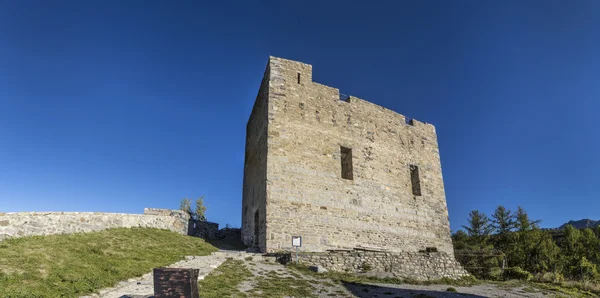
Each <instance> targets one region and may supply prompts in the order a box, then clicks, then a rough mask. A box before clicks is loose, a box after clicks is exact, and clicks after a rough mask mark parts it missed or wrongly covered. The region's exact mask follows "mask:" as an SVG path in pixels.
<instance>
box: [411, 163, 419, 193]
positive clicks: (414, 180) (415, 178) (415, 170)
mask: <svg viewBox="0 0 600 298" xmlns="http://www.w3.org/2000/svg"><path fill="white" fill-rule="evenodd" d="M410 182H411V184H412V193H413V195H415V196H420V195H421V180H420V179H419V167H417V166H413V165H410Z"/></svg>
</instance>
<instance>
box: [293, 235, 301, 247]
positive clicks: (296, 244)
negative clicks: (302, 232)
mask: <svg viewBox="0 0 600 298" xmlns="http://www.w3.org/2000/svg"><path fill="white" fill-rule="evenodd" d="M292 246H294V247H300V246H302V236H292Z"/></svg>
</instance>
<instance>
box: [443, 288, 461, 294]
mask: <svg viewBox="0 0 600 298" xmlns="http://www.w3.org/2000/svg"><path fill="white" fill-rule="evenodd" d="M446 292H454V293H456V292H458V291H457V290H456V289H455V288H453V287H449V288H447V289H446Z"/></svg>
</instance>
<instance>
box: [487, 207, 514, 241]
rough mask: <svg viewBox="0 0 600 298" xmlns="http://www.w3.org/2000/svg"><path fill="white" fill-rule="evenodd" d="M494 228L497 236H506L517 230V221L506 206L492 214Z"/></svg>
mask: <svg viewBox="0 0 600 298" xmlns="http://www.w3.org/2000/svg"><path fill="white" fill-rule="evenodd" d="M492 226H493V227H494V230H495V231H496V233H497V234H500V235H504V234H506V233H508V232H510V231H511V230H512V229H514V228H515V219H514V216H513V214H512V212H511V211H510V210H508V209H506V208H504V206H498V208H496V211H494V214H492Z"/></svg>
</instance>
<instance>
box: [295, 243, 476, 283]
mask: <svg viewBox="0 0 600 298" xmlns="http://www.w3.org/2000/svg"><path fill="white" fill-rule="evenodd" d="M293 258H294V254H293V253H292V254H291V259H293ZM299 262H300V263H303V264H305V265H309V266H317V267H322V268H325V269H327V270H331V271H339V272H348V273H374V274H375V275H378V276H389V277H397V278H407V279H413V280H438V279H442V278H451V279H458V278H461V277H465V276H469V273H468V272H467V271H466V270H465V269H463V267H462V266H461V265H460V264H459V263H458V262H457V261H456V260H455V259H454V257H453V256H451V255H448V254H447V253H445V252H400V253H398V252H394V253H392V252H376V251H357V250H353V251H334V252H319V253H299ZM386 273H387V274H386Z"/></svg>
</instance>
